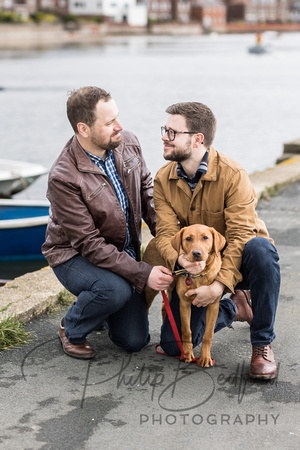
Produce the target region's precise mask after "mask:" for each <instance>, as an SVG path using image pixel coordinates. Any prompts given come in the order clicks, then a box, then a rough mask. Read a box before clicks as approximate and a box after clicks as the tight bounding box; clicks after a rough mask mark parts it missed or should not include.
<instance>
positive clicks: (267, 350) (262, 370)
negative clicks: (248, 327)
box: [250, 345, 277, 380]
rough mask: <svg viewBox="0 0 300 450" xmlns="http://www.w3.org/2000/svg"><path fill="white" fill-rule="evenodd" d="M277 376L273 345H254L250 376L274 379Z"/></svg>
mask: <svg viewBox="0 0 300 450" xmlns="http://www.w3.org/2000/svg"><path fill="white" fill-rule="evenodd" d="M276 376H277V366H276V361H275V356H274V353H273V350H272V348H271V345H265V346H263V347H254V346H253V347H252V359H251V367H250V377H251V378H256V379H261V380H272V379H273V378H276Z"/></svg>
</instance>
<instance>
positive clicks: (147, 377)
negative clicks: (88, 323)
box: [0, 157, 300, 450]
mask: <svg viewBox="0 0 300 450" xmlns="http://www.w3.org/2000/svg"><path fill="white" fill-rule="evenodd" d="M288 161H290V160H288ZM254 176H256V184H255V181H254V182H253V184H254V186H255V188H256V189H257V192H258V189H260V186H261V185H260V184H259V180H261V178H260V174H257V175H255V174H254V175H253V177H254ZM299 178H300V160H299V159H298V158H297V157H296V158H295V160H292V161H290V162H286V163H285V164H283V165H280V166H276V167H275V168H274V170H271V169H270V171H269V172H268V171H265V177H264V181H263V182H261V183H262V184H263V185H264V188H262V191H261V192H265V193H266V192H270V191H272V189H273V188H274V186H275V187H276V188H277V187H278V186H279V185H287V187H286V188H285V189H284V190H283V191H281V192H280V193H279V194H278V195H277V196H276V197H272V198H271V199H270V200H263V199H261V200H260V202H259V205H258V213H259V216H260V217H261V218H262V219H263V220H264V221H265V222H266V224H267V227H268V229H269V232H270V234H271V236H272V237H273V238H274V240H275V243H276V246H277V249H278V252H279V255H280V260H281V272H282V287H281V294H280V301H279V306H278V313H277V319H276V324H275V331H276V334H277V338H276V339H275V341H274V344H273V349H274V352H275V355H276V359H277V362H278V364H279V375H278V378H277V379H276V380H273V381H270V382H257V381H252V380H251V379H250V378H249V376H248V372H249V366H250V357H251V345H250V339H249V326H248V324H246V323H235V324H234V326H233V328H227V329H225V330H222V331H220V332H219V333H217V334H216V335H215V337H214V340H213V347H212V354H213V357H214V359H215V366H214V367H213V368H210V369H200V368H198V367H197V366H195V365H193V364H185V363H182V362H180V361H178V360H177V359H176V358H171V357H167V356H163V355H159V354H157V353H156V352H155V344H156V343H158V342H159V333H160V303H161V298H159V297H158V298H157V299H156V300H155V302H154V305H153V307H152V308H151V314H150V317H149V320H150V332H151V342H150V344H149V345H148V346H147V347H146V348H145V349H143V350H142V351H141V352H139V353H136V354H127V353H125V352H123V351H121V350H120V349H118V348H117V347H115V346H114V345H113V344H112V343H111V341H110V340H109V338H108V336H107V333H106V332H102V331H101V332H94V333H92V334H91V335H90V337H89V340H90V342H91V343H92V345H93V347H94V349H95V351H96V353H97V356H96V358H95V359H94V360H91V361H80V360H76V359H73V358H70V357H68V356H66V355H65V354H64V353H63V352H62V350H61V347H60V344H59V341H58V339H57V327H58V321H59V318H60V316H61V315H62V314H63V313H59V314H53V315H50V316H46V315H44V314H41V315H39V316H36V317H34V318H33V319H31V320H30V321H29V322H28V323H27V324H26V329H28V330H31V331H33V332H34V333H35V338H34V340H33V342H32V343H30V344H28V345H26V346H25V347H21V348H19V349H13V350H9V351H5V352H1V353H0V373H1V379H0V396H1V410H2V413H1V415H0V448H3V449H14V450H15V449H34V450H35V449H72V450H75V449H102V448H103V449H104V448H105V449H114V448H124V449H140V448H145V449H157V448H158V449H171V448H172V449H181V448H185V449H198V448H202V449H204V450H206V449H209V450H212V449H219V448H225V449H232V448H236V449H237V448H241V447H243V448H244V449H253V448H272V449H281V448H285V449H296V448H299V446H300V425H299V416H300V407H299V403H300V387H299V386H300V371H299V363H298V361H299V360H300V348H299V345H298V341H299V338H298V330H299V321H300V308H299V301H298V292H299V289H300V276H299V275H300V273H299V270H300V269H299V267H300V181H295V180H297V179H298V180H299ZM252 181H253V179H252ZM291 181H295V182H294V183H292V184H289V183H290V182H291ZM258 195H259V196H261V195H260V194H259V192H258ZM40 273H42V274H46V276H45V277H44V281H43V283H44V285H43V286H44V288H47V289H49V291H51V289H50V287H51V284H52V278H51V271H50V270H49V269H45V270H44V271H39V274H40ZM48 277H49V278H48ZM21 278H22V277H21ZM18 280H19V279H16V280H15V281H14V283H15V284H16V287H15V288H12V287H10V288H9V287H8V288H7V287H4V288H1V290H0V291H2V290H3V291H2V292H1V294H0V301H1V302H2V301H3V295H4V296H5V295H6V296H7V295H8V292H10V291H15V292H17V291H18ZM27 282H28V280H27ZM36 283H37V285H36V286H37V288H38V285H39V281H38V278H37V281H36ZM57 288H58V289H59V288H60V286H57ZM55 290H56V287H55V288H53V290H52V291H51V295H53V292H54V291H55ZM39 291H40V292H41V289H39ZM3 292H6V293H7V294H3ZM30 295H31V294H30V293H28V294H27V297H28V298H29V297H30ZM35 295H36V294H35ZM51 295H50V296H51ZM38 297H39V296H38V295H36V300H35V303H37V299H38ZM16 298H19V303H21V302H22V299H21V297H20V296H19V297H18V295H16ZM9 307H10V306H9ZM9 307H8V308H7V309H6V311H4V312H7V311H8V310H9ZM0 309H1V303H0ZM2 309H3V308H2ZM4 312H2V314H3V313H4ZM28 317H29V316H28ZM196 353H197V354H198V353H199V349H198V350H196Z"/></svg>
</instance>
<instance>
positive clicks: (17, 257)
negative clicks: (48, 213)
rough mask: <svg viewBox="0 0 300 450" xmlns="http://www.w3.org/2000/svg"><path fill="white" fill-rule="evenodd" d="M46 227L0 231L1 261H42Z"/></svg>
mask: <svg viewBox="0 0 300 450" xmlns="http://www.w3.org/2000/svg"><path fill="white" fill-rule="evenodd" d="M45 233H46V225H42V226H41V225H40V226H36V227H27V228H18V229H7V230H0V246H1V248H0V261H21V260H22V261H26V260H27V261H28V260H42V259H44V256H43V255H42V253H41V246H42V244H43V243H44V242H45Z"/></svg>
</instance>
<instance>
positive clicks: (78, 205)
mask: <svg viewBox="0 0 300 450" xmlns="http://www.w3.org/2000/svg"><path fill="white" fill-rule="evenodd" d="M67 115H68V119H69V121H70V124H71V126H72V128H73V130H74V132H75V135H74V136H73V137H72V138H71V139H70V140H69V141H68V142H67V144H66V145H65V147H64V149H63V150H62V152H61V154H60V155H59V157H58V158H57V160H56V161H55V162H54V164H53V166H52V168H51V170H50V174H49V180H48V191H47V197H48V199H49V201H50V221H49V224H48V227H47V232H46V241H45V243H44V245H43V249H42V250H43V254H44V256H45V257H46V259H47V261H48V262H49V265H50V266H51V267H52V268H53V271H54V273H55V275H56V276H57V278H58V279H59V281H60V282H61V283H62V284H63V286H65V288H66V289H68V290H69V291H70V292H72V293H73V294H74V295H75V296H77V301H76V302H75V303H74V304H73V305H72V306H71V308H70V309H69V311H68V312H67V314H66V315H65V317H64V318H63V319H62V321H61V323H60V326H59V332H58V335H59V338H60V340H61V344H62V347H63V350H64V351H65V353H67V354H68V355H69V356H73V357H75V358H84V359H89V358H92V357H94V356H95V352H94V350H93V348H92V346H91V345H90V343H89V342H88V341H87V340H86V337H87V335H88V334H89V333H91V332H92V331H94V330H96V329H98V328H99V327H100V326H101V325H102V324H103V323H105V325H106V326H107V327H108V330H109V336H110V338H111V340H112V341H113V342H114V343H115V344H116V345H118V346H120V347H122V348H123V349H124V350H127V351H139V350H140V349H141V348H142V347H144V346H145V345H146V344H147V343H148V342H149V340H150V335H149V326H148V315H147V309H146V304H145V300H144V295H143V289H144V287H145V285H148V286H150V287H152V288H154V289H156V290H161V289H165V288H167V287H168V286H169V285H170V283H171V282H172V277H171V271H170V270H169V269H166V268H165V267H162V266H157V267H152V266H149V265H148V264H146V263H144V262H141V260H140V244H141V242H140V236H141V222H142V219H144V220H145V222H146V223H147V225H148V226H149V228H150V230H151V232H152V234H153V235H155V213H154V210H153V191H152V179H151V175H150V172H149V170H148V169H147V167H146V164H145V161H144V158H143V156H142V152H141V148H140V144H139V142H138V140H137V138H136V137H135V136H134V135H133V134H132V133H131V132H128V131H123V130H122V126H121V124H120V121H119V112H118V109H117V106H116V103H115V102H114V100H113V99H112V97H111V96H110V94H109V93H107V92H106V91H104V90H103V89H100V88H98V87H92V86H87V87H83V88H80V89H78V90H76V91H73V92H72V93H71V94H70V96H69V98H68V102H67Z"/></svg>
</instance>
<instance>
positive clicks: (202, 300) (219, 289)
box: [185, 281, 225, 308]
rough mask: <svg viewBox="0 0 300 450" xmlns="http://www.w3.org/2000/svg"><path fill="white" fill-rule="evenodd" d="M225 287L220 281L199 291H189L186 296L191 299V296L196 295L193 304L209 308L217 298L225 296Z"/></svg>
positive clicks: (200, 288)
mask: <svg viewBox="0 0 300 450" xmlns="http://www.w3.org/2000/svg"><path fill="white" fill-rule="evenodd" d="M224 288H225V285H224V284H223V283H221V282H220V281H214V282H213V283H212V284H211V285H210V286H200V287H198V288H197V289H189V290H188V291H187V292H186V294H185V295H186V296H187V297H190V296H191V295H195V294H196V297H195V298H194V300H193V302H192V304H193V305H195V306H198V308H199V307H200V306H203V307H204V306H207V305H209V304H210V303H213V302H214V301H215V300H216V298H218V297H220V295H222V294H223V291H224Z"/></svg>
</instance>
